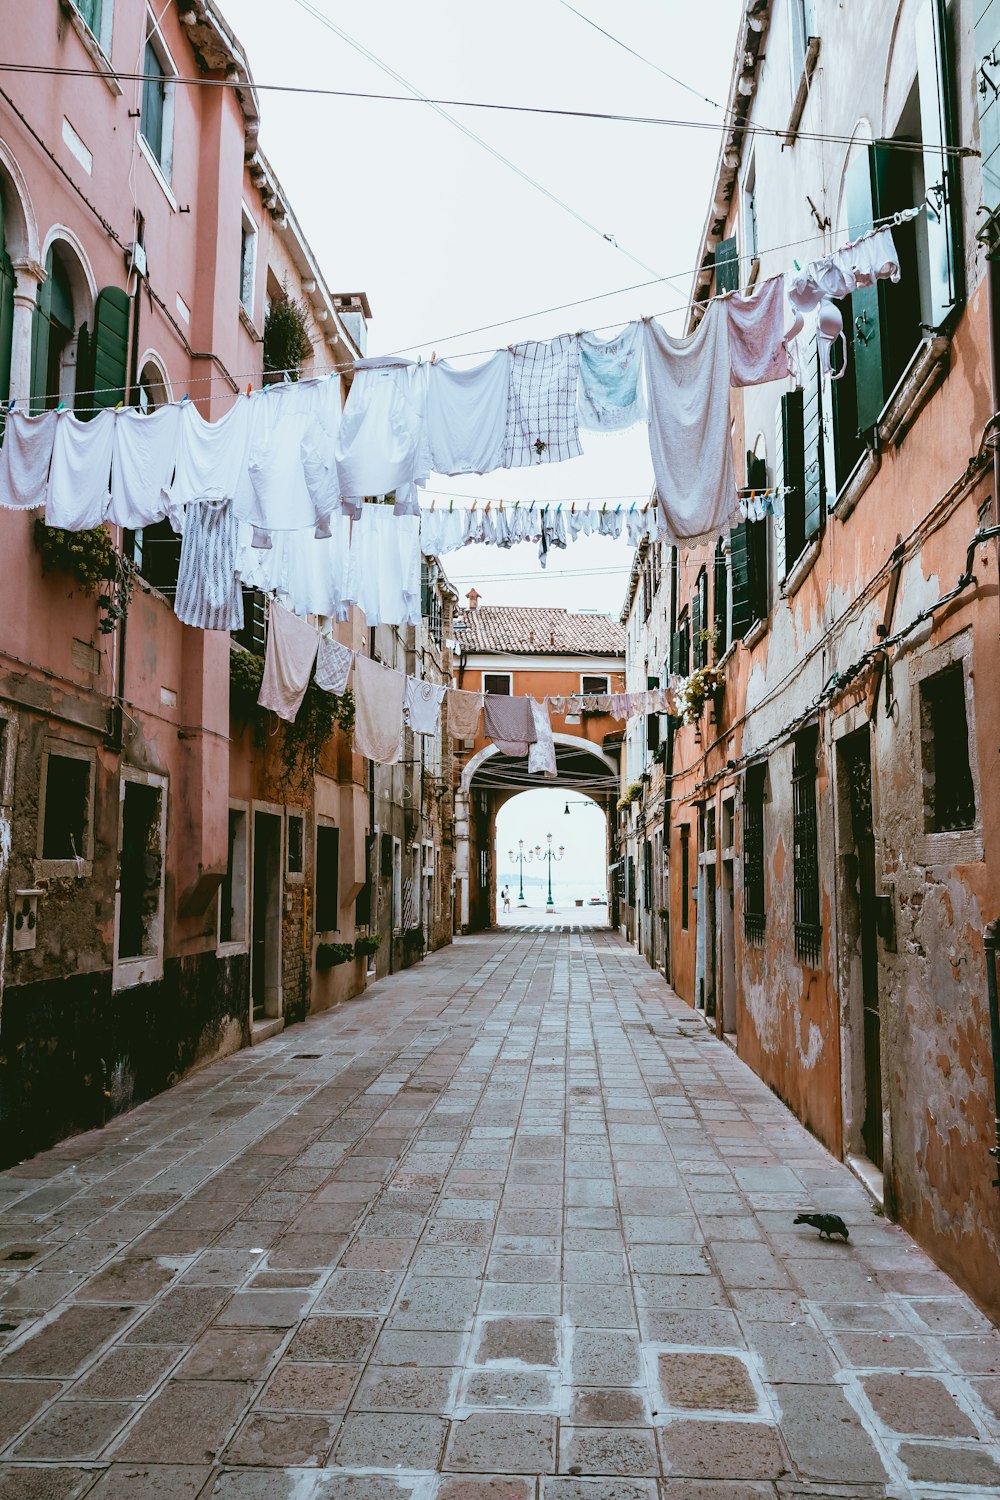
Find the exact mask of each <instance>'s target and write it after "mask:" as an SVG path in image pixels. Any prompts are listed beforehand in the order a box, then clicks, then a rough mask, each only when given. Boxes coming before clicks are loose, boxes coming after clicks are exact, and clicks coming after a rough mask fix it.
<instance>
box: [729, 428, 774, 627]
mask: <svg viewBox="0 0 1000 1500" xmlns="http://www.w3.org/2000/svg"><path fill="white" fill-rule="evenodd" d="M747 488H748V490H750V492H751V494H753V493H754V492H755V491H757V490H764V489H766V488H767V463H766V460H765V459H763V458H758V457H757V456H756V455H755V454H753V453H748V454H747ZM767 534H768V520H767V517H766V516H765V517H764V518H763V519H762V520H760V521H753V520H749V519H748V520H746V521H741V522H740V523H739V525H738V526H734V527H733V529H732V532H731V534H730V555H731V558H732V576H733V616H732V631H733V640H734V641H738V640H742V639H743V637H744V636H745V635H746V634H747V632H748V631H749V630H751V629H752V628H753V626H754V625H756V624H757V622H758V621H759V620H766V619H767V615H768V587H767V584H768V560H767Z"/></svg>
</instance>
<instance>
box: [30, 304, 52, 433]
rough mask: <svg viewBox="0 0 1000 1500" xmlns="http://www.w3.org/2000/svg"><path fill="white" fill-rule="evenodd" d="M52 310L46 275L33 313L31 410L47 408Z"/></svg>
mask: <svg viewBox="0 0 1000 1500" xmlns="http://www.w3.org/2000/svg"><path fill="white" fill-rule="evenodd" d="M51 311H52V282H51V280H50V278H49V277H46V278H45V280H44V281H43V282H42V284H41V286H40V287H39V288H38V291H37V292H36V293H35V311H34V312H33V313H32V315H31V410H32V412H33V413H34V412H39V411H44V410H45V404H46V400H47V397H48V390H47V389H46V387H47V385H48V376H49V326H50V325H49V318H50V315H51Z"/></svg>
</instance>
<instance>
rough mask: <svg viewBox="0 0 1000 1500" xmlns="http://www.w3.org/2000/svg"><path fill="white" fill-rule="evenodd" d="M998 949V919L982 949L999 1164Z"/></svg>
mask: <svg viewBox="0 0 1000 1500" xmlns="http://www.w3.org/2000/svg"><path fill="white" fill-rule="evenodd" d="M998 949H1000V921H997V922H991V923H990V925H989V926H988V927H987V929H986V931H985V933H984V934H983V951H984V953H985V955H986V993H987V997H988V999H989V1007H990V1044H991V1050H992V1053H993V1127H994V1132H995V1135H996V1144H995V1145H993V1146H991V1147H990V1155H991V1156H992V1157H993V1159H994V1161H996V1162H997V1163H998V1164H1000V1001H998V999H997V950H998ZM993 1186H994V1187H995V1188H1000V1176H997V1177H994V1179H993Z"/></svg>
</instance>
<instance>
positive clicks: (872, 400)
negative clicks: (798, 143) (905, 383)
mask: <svg viewBox="0 0 1000 1500" xmlns="http://www.w3.org/2000/svg"><path fill="white" fill-rule="evenodd" d="M875 173H876V160H875V152H874V148H873V147H871V146H869V147H868V148H867V150H865V151H862V152H861V153H860V154H859V155H858V156H857V157H855V159H854V161H853V162H852V163H851V165H850V167H849V168H848V170H847V175H846V177H845V181H844V186H845V189H846V195H847V217H848V229H847V233H848V237H849V238H850V239H852V240H854V239H857V237H858V236H859V235H861V234H864V233H865V231H866V230H868V229H870V228H871V227H872V223H873V222H874V219H875V217H876V187H875V183H876V176H875ZM879 309H880V300H879V288H878V285H877V284H876V285H875V286H870V287H864V288H862V289H861V290H860V291H857V292H852V293H851V313H850V319H851V321H850V327H845V332H846V333H847V336H848V338H849V339H850V340H851V348H852V351H853V354H854V379H855V388H856V390H857V418H858V428H859V430H860V431H861V432H865V431H867V430H868V428H870V427H874V426H875V423H876V422H877V421H878V417H879V413H880V412H881V410H882V408H883V406H884V405H885V397H886V390H885V374H884V370H885V357H884V351H883V341H884V334H883V329H882V319H881V315H880V311H879Z"/></svg>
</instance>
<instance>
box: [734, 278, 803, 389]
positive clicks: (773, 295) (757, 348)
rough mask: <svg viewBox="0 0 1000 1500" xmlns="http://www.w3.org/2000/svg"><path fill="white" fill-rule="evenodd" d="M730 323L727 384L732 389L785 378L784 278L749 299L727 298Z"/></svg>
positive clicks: (775, 280)
mask: <svg viewBox="0 0 1000 1500" xmlns="http://www.w3.org/2000/svg"><path fill="white" fill-rule="evenodd" d="M723 306H724V307H725V309H726V317H727V318H728V320H729V367H730V368H729V380H730V384H731V385H733V386H746V385H763V384H764V382H765V381H768V380H784V379H785V377H786V376H787V375H788V373H789V370H788V350H787V348H786V347H785V328H786V323H787V321H788V320H786V317H785V278H784V277H783V276H773V277H771V279H770V280H769V281H765V282H764V283H763V285H762V286H759V287H758V288H757V289H756V291H755V292H754V293H753V295H752V296H748V297H744V296H742V295H741V294H740V293H739V292H736V293H734V294H733V295H732V296H730V297H726V298H725V300H724V302H723Z"/></svg>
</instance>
